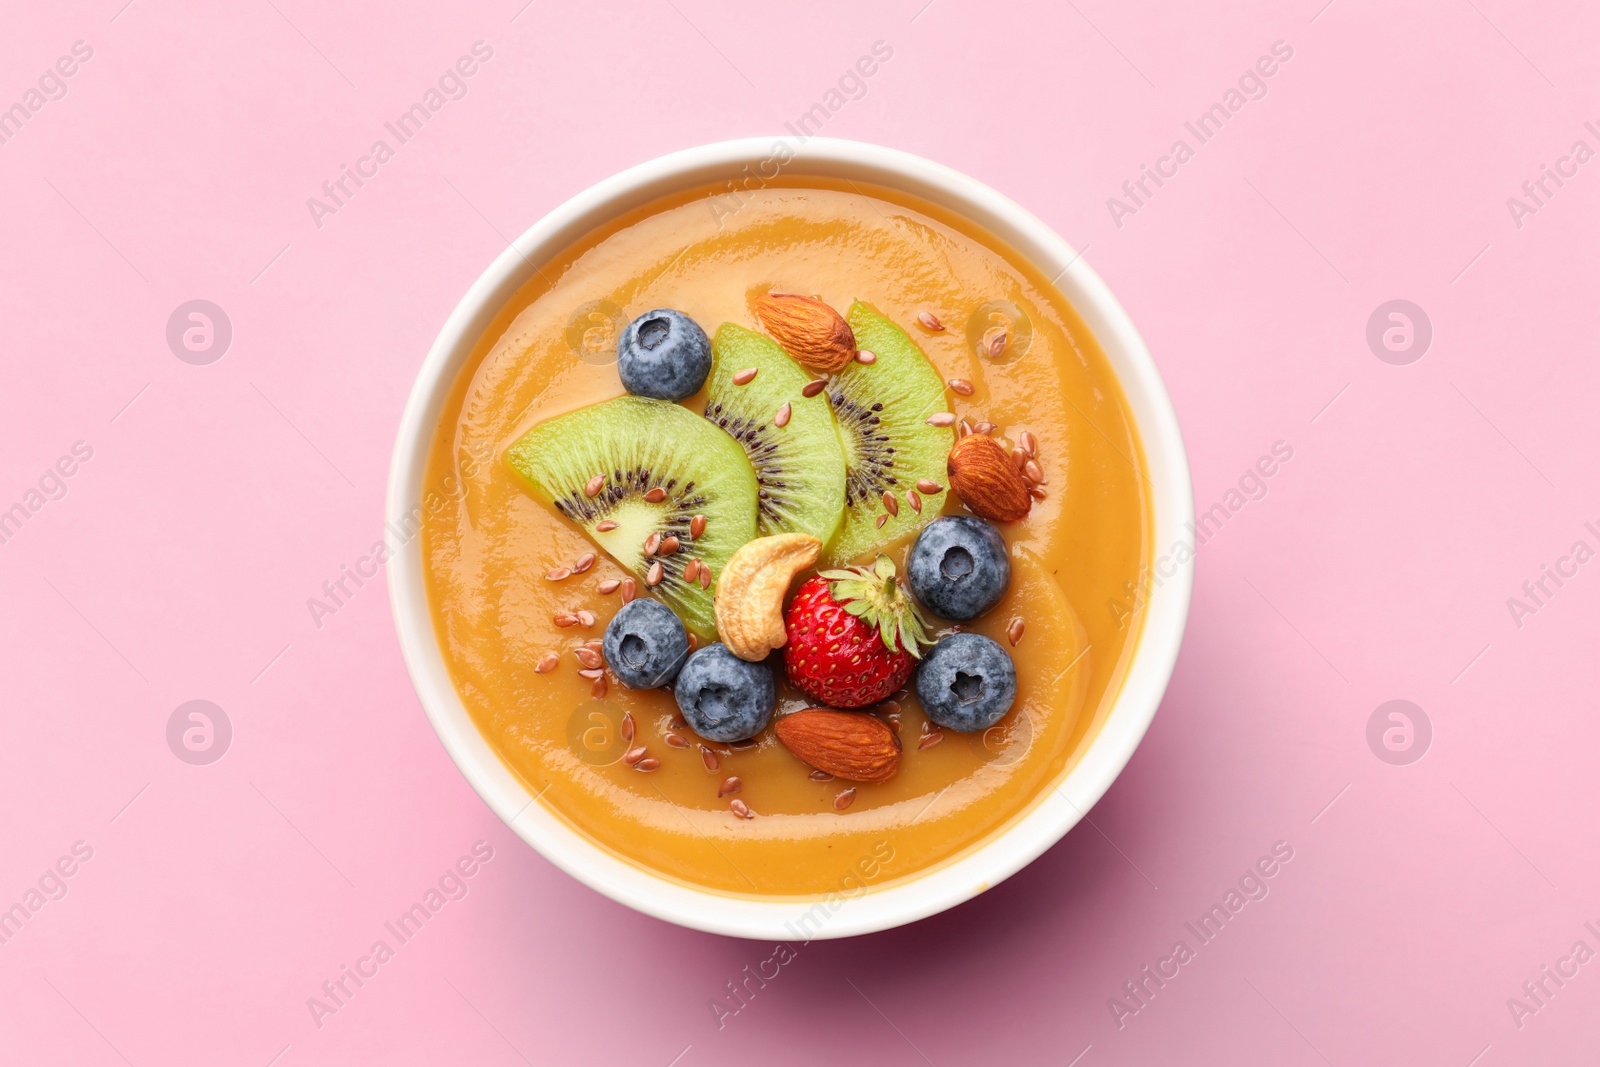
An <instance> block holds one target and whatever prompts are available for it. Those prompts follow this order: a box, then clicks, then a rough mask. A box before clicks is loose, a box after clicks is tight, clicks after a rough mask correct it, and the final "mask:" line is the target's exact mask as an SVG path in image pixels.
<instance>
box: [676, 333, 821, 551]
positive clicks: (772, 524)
mask: <svg viewBox="0 0 1600 1067" xmlns="http://www.w3.org/2000/svg"><path fill="white" fill-rule="evenodd" d="M752 370H753V371H755V372H756V376H755V377H754V378H752V379H750V380H749V381H747V382H746V383H745V384H744V385H735V384H734V381H733V377H734V375H736V374H740V373H741V372H748V371H752ZM812 378H813V375H811V374H808V373H806V371H805V370H804V368H802V367H801V366H800V364H798V363H796V362H795V361H794V360H793V359H790V358H789V354H788V353H787V352H785V351H784V350H783V349H782V347H780V346H779V345H778V344H777V342H775V341H773V340H771V339H770V338H767V337H763V336H762V335H761V334H759V333H755V332H753V331H751V330H747V329H745V328H744V327H743V326H736V325H734V324H733V323H731V322H725V323H723V324H722V326H721V327H720V328H719V329H718V330H717V336H716V339H715V340H713V341H712V343H711V396H710V399H709V400H707V402H706V418H708V419H710V420H711V421H712V422H714V423H716V424H717V425H718V426H720V427H722V428H723V429H724V430H726V431H727V432H728V435H729V436H731V437H732V438H733V439H734V440H735V441H737V442H739V446H740V447H741V448H743V449H744V451H745V455H747V456H749V457H750V465H751V466H752V467H754V468H755V471H756V481H757V482H758V483H759V485H760V489H759V492H758V494H757V500H756V528H757V529H758V530H759V531H760V532H761V534H762V535H763V536H765V535H767V534H779V533H807V534H811V535H813V536H814V537H816V538H817V539H818V540H819V541H822V542H823V543H824V544H826V543H827V541H828V539H829V538H830V537H832V536H833V534H834V531H836V530H837V529H838V528H839V521H840V519H842V518H843V517H844V486H845V470H844V449H843V448H841V447H840V444H839V433H838V430H837V429H835V427H834V423H833V412H832V410H831V409H830V408H829V406H828V401H827V400H826V399H824V398H823V397H821V396H813V397H807V396H806V395H805V394H804V393H803V392H802V391H801V390H803V389H804V388H805V386H806V383H807V382H809V381H811V380H812ZM785 404H788V405H789V412H790V414H789V421H788V423H787V424H786V425H784V426H779V425H778V424H777V417H778V412H779V410H780V409H781V408H782V407H783V405H785Z"/></svg>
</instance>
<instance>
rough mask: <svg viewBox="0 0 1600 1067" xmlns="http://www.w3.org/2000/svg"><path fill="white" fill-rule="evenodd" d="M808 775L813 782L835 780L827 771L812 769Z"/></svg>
mask: <svg viewBox="0 0 1600 1067" xmlns="http://www.w3.org/2000/svg"><path fill="white" fill-rule="evenodd" d="M806 777H807V778H809V779H811V780H812V781H813V782H831V781H833V775H831V774H829V773H828V772H827V771H812V772H811V773H810V774H808V775H806Z"/></svg>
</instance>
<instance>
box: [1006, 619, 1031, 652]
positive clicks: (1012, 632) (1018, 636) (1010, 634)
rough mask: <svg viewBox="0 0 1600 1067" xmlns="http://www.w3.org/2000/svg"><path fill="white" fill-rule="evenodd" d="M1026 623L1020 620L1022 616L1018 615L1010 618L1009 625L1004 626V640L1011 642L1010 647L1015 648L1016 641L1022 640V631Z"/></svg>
mask: <svg viewBox="0 0 1600 1067" xmlns="http://www.w3.org/2000/svg"><path fill="white" fill-rule="evenodd" d="M1026 625H1027V624H1026V623H1024V622H1023V621H1022V616H1021V615H1018V616H1017V617H1016V618H1014V619H1012V620H1011V625H1009V626H1007V627H1006V640H1008V641H1010V642H1011V647H1012V648H1016V647H1017V642H1018V641H1021V640H1022V631H1023V629H1024V628H1025V627H1026Z"/></svg>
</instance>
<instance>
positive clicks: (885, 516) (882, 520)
mask: <svg viewBox="0 0 1600 1067" xmlns="http://www.w3.org/2000/svg"><path fill="white" fill-rule="evenodd" d="M888 521H889V516H888V514H887V513H885V514H883V515H879V516H878V529H880V530H881V529H883V524H884V523H886V522H888Z"/></svg>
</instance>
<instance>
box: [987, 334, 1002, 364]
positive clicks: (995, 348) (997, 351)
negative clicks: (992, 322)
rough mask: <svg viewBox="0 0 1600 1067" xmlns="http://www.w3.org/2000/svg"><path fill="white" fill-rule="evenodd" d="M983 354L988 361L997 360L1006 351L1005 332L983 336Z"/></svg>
mask: <svg viewBox="0 0 1600 1067" xmlns="http://www.w3.org/2000/svg"><path fill="white" fill-rule="evenodd" d="M983 347H984V354H985V355H987V356H988V357H989V358H990V359H999V358H1000V356H1001V355H1002V354H1003V353H1004V352H1005V350H1006V332H1005V331H1004V330H1000V331H999V332H994V331H990V332H989V333H986V334H984V335H983Z"/></svg>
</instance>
